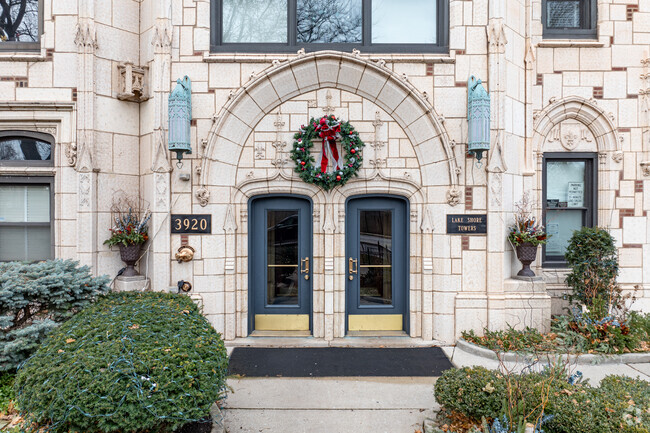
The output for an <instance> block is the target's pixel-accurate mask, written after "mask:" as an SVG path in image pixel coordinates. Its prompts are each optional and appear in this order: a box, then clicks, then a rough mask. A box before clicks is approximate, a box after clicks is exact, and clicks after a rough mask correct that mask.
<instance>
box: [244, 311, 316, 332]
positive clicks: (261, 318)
mask: <svg viewBox="0 0 650 433" xmlns="http://www.w3.org/2000/svg"><path fill="white" fill-rule="evenodd" d="M255 330H256V331H309V314H256V315H255Z"/></svg>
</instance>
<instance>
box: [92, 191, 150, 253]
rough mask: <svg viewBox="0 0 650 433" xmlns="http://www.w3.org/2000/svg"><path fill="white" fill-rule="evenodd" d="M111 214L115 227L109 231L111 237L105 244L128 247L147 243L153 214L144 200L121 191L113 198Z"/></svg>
mask: <svg viewBox="0 0 650 433" xmlns="http://www.w3.org/2000/svg"><path fill="white" fill-rule="evenodd" d="M111 213H112V221H113V224H114V226H113V227H112V228H110V229H109V230H110V232H111V237H110V238H108V239H107V240H105V241H104V244H107V245H109V246H113V245H119V244H122V245H124V246H128V245H139V244H143V243H145V242H147V240H148V239H149V234H148V230H149V228H148V226H147V224H148V223H149V220H150V219H151V212H150V211H149V205H148V204H147V203H146V202H145V201H144V200H142V199H140V198H135V197H133V196H129V195H127V194H126V193H124V192H123V191H120V192H118V193H116V194H115V196H114V197H113V204H112V206H111Z"/></svg>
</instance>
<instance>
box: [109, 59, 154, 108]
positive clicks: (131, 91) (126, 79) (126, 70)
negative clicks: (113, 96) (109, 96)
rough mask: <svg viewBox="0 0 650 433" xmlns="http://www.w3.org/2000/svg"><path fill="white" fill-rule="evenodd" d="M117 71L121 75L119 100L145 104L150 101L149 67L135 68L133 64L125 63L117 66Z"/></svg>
mask: <svg viewBox="0 0 650 433" xmlns="http://www.w3.org/2000/svg"><path fill="white" fill-rule="evenodd" d="M117 69H118V71H119V73H120V75H119V77H120V83H119V92H118V94H117V99H119V100H122V101H131V102H144V101H146V100H148V99H149V89H148V88H147V87H148V84H147V75H148V72H149V68H148V67H147V66H144V67H139V66H133V62H125V63H120V64H119V65H117Z"/></svg>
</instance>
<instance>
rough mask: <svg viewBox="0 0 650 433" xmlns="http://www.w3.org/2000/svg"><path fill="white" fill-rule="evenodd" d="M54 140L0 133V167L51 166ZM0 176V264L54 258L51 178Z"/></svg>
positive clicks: (32, 133) (10, 132)
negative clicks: (1, 262)
mask: <svg viewBox="0 0 650 433" xmlns="http://www.w3.org/2000/svg"><path fill="white" fill-rule="evenodd" d="M53 152H54V138H53V137H52V136H51V135H48V134H42V133H37V132H27V131H24V132H23V131H0V167H3V166H4V167H7V166H10V167H15V166H20V167H27V168H28V167H35V166H53V156H54V155H53ZM34 174H35V175H34V176H31V175H30V176H14V175H8V176H3V175H0V261H13V260H21V261H22V260H27V261H38V260H46V259H50V258H52V257H53V256H54V247H53V245H54V230H53V229H52V221H53V220H54V215H53V214H54V211H53V210H54V206H53V200H52V198H53V196H54V188H53V186H54V178H53V177H52V176H42V175H41V174H40V173H39V172H35V173H34Z"/></svg>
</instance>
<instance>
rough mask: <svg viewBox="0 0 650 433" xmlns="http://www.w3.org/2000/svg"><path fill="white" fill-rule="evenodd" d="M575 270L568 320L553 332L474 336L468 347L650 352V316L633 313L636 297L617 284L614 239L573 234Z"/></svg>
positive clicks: (467, 335) (588, 230)
mask: <svg viewBox="0 0 650 433" xmlns="http://www.w3.org/2000/svg"><path fill="white" fill-rule="evenodd" d="M566 260H567V264H568V265H569V266H570V267H571V272H570V273H569V274H568V276H567V279H566V282H567V284H568V286H569V287H570V288H571V293H570V295H569V296H568V298H569V301H570V306H569V308H568V311H567V314H565V315H562V316H557V317H555V318H553V320H552V321H551V332H550V333H547V334H541V333H540V332H538V331H537V330H535V329H532V328H526V329H524V330H516V329H514V328H512V327H509V328H508V329H506V330H503V331H491V330H488V329H484V330H483V335H481V336H479V335H476V334H475V333H474V332H473V331H467V332H463V334H462V336H463V338H464V339H465V340H466V341H469V342H470V343H474V344H478V345H480V346H484V347H487V348H488V349H491V350H496V351H523V352H534V353H538V352H562V353H602V354H620V353H630V352H646V351H650V314H641V313H638V312H633V311H630V307H631V305H632V304H633V303H634V300H635V296H634V293H627V294H623V290H622V289H621V287H620V286H619V285H618V284H617V282H616V277H617V275H618V256H617V250H616V246H615V244H614V238H613V237H612V236H611V235H610V234H609V232H607V231H606V230H604V229H601V228H598V227H585V228H583V229H581V230H577V231H575V232H574V233H573V236H572V237H571V239H570V241H569V244H568V246H567V253H566Z"/></svg>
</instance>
